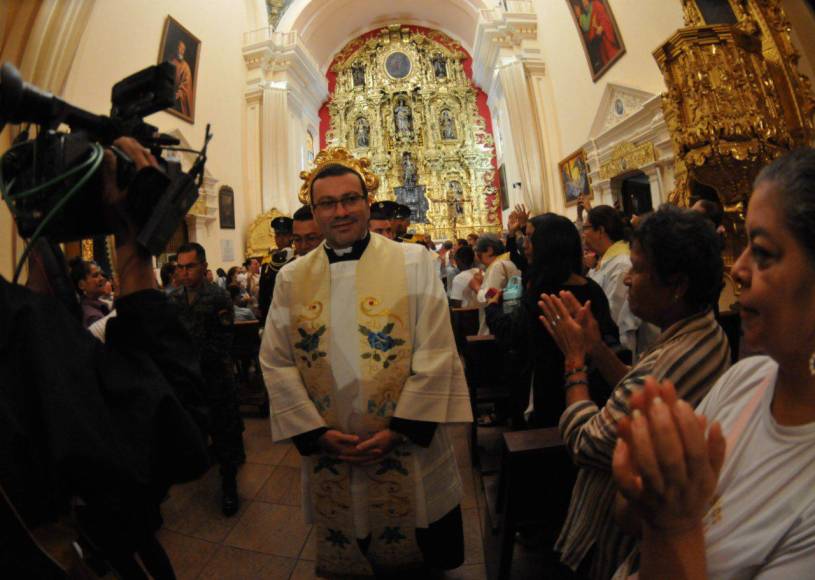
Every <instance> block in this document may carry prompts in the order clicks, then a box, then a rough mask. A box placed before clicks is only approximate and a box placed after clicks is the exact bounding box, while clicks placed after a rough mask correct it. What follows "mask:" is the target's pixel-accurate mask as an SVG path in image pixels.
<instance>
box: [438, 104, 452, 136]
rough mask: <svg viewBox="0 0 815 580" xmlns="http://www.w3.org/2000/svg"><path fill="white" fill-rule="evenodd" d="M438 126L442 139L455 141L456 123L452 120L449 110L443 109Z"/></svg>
mask: <svg viewBox="0 0 815 580" xmlns="http://www.w3.org/2000/svg"><path fill="white" fill-rule="evenodd" d="M439 126H440V127H441V138H442V139H455V138H456V122H455V121H454V120H453V114H452V113H450V110H449V109H444V110H443V111H442V112H441V116H440V117H439Z"/></svg>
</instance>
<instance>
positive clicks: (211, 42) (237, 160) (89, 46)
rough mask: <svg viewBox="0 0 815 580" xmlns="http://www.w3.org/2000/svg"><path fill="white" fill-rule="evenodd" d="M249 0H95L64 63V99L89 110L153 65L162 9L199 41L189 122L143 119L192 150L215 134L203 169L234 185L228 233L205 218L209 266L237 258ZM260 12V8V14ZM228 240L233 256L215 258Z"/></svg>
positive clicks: (252, 23)
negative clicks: (72, 56) (208, 132)
mask: <svg viewBox="0 0 815 580" xmlns="http://www.w3.org/2000/svg"><path fill="white" fill-rule="evenodd" d="M255 4H256V2H255V1H254V0H244V1H243V2H237V1H234V0H170V1H168V0H163V1H160V0H115V1H111V0H105V1H102V2H96V4H95V6H94V9H93V11H92V13H91V16H90V20H89V22H88V26H87V29H86V31H85V34H84V35H83V37H82V40H81V43H80V46H79V49H78V52H77V56H76V60H75V61H74V64H73V66H72V68H71V71H70V74H69V76H68V80H67V83H66V88H65V92H64V98H65V99H67V100H68V101H69V102H71V103H74V104H76V105H78V106H80V107H83V108H86V109H89V110H91V111H94V112H98V113H104V114H107V113H108V112H109V110H110V89H111V87H112V85H113V84H114V83H115V82H117V81H119V80H120V79H122V78H124V77H126V76H127V75H129V74H131V73H134V72H136V71H138V70H141V69H142V68H144V67H147V66H150V65H153V64H156V62H157V60H158V52H159V44H160V42H161V35H162V31H163V29H164V21H165V18H166V16H167V15H168V14H169V15H171V16H173V18H175V19H176V20H177V21H179V22H180V23H181V24H182V25H183V26H185V27H186V28H187V29H188V30H189V31H190V32H192V33H193V34H194V35H196V36H197V37H198V38H199V39H200V40H201V52H200V55H199V65H198V80H197V94H196V103H195V124H194V125H191V124H190V123H187V122H186V121H183V120H181V119H179V118H177V117H174V116H172V115H170V114H169V113H164V112H160V113H156V114H155V115H153V116H151V117H148V119H147V121H148V122H150V123H152V124H153V125H156V126H158V127H159V129H160V130H161V131H163V132H170V131H172V130H173V129H177V130H178V131H180V132H181V134H182V135H183V136H184V138H185V139H186V140H187V141H188V142H189V143H190V145H191V146H192V147H195V148H197V147H200V145H201V144H202V143H203V137H204V131H205V128H206V124H207V123H208V122H209V123H211V124H212V132H213V134H214V138H213V140H212V142H211V143H210V146H209V157H208V161H207V170H208V171H209V173H210V174H211V175H212V176H213V177H214V178H215V179H217V181H218V183H217V184H216V186H215V189H216V191H217V188H218V187H220V186H221V185H230V186H232V188H233V189H234V190H235V216H236V228H237V229H235V230H221V229H220V227H219V224H218V219H217V217H216V219H215V220H214V221H213V222H211V223H209V224H208V226H207V228H206V235H205V236H204V239H198V240H197V241H199V242H200V243H202V244H203V245H204V247H205V248H206V249H207V251H208V254H209V255H208V258H209V262H210V264H211V265H212V266H213V267H218V266H224V267H228V266H231V265H234V263H235V262H237V261H240V260H242V255H243V254H242V250H243V246H244V232H245V229H246V227H247V226H248V225H249V224H248V223H247V212H246V211H245V205H246V200H245V199H244V196H243V195H242V190H243V183H244V181H243V172H244V165H243V159H242V144H243V131H244V122H243V103H244V98H243V90H244V86H245V80H246V72H245V70H246V67H245V65H244V62H243V58H242V55H241V47H242V45H243V36H242V35H243V33H244V32H246V31H247V30H251V29H253V28H256V27H258V26H260V25H262V24H258V22H257V18H259V16H258V12H259V11H258V10H257V7H256V6H255ZM261 15H262V13H261ZM222 239H231V240H232V243H233V245H234V248H235V254H236V255H235V261H234V262H229V263H226V262H223V261H222V259H221V250H220V246H221V240H222Z"/></svg>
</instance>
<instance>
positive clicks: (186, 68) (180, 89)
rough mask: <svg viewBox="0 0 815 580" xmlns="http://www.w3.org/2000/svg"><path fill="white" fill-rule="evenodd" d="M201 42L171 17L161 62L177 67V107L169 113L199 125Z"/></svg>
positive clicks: (161, 46) (164, 35)
mask: <svg viewBox="0 0 815 580" xmlns="http://www.w3.org/2000/svg"><path fill="white" fill-rule="evenodd" d="M200 56H201V41H200V40H198V38H196V37H195V36H194V35H193V34H192V33H191V32H190V31H189V30H187V29H186V28H184V27H183V26H181V24H180V23H179V22H178V21H177V20H176V19H175V18H173V17H172V16H167V20H166V21H165V23H164V32H163V33H162V35H161V45H160V46H159V52H158V62H159V63H162V62H169V63H172V64H173V65H174V66H175V104H174V105H173V106H172V107H171V108H169V109H167V112H169V113H172V114H173V115H175V116H176V117H180V118H182V119H184V120H185V121H189V122H190V123H194V122H195V85H196V83H197V82H198V61H199V57H200Z"/></svg>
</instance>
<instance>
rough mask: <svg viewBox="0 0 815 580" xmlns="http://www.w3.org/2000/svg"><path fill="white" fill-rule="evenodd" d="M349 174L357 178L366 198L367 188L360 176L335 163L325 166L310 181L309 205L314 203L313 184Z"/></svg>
mask: <svg viewBox="0 0 815 580" xmlns="http://www.w3.org/2000/svg"><path fill="white" fill-rule="evenodd" d="M349 173H351V174H353V175H356V176H357V178H359V185H360V186H361V187H362V193H363V194H364V195H365V196H366V197H367V196H368V188H367V187H366V185H365V180H364V179H362V176H361V175H360V174H359V173H357V172H356V171H354V170H353V169H351V168H350V167H346V166H345V165H339V164H337V163H334V164H331V165H326V166H325V167H323V168H322V169H321V170H320V171H318V172H317V175H315V176H314V179H312V180H311V185H310V186H309V190H308V198H309V201H310V202H311V203H314V182H315V181H317V180H318V179H323V178H324V177H339V176H341V175H348V174H349Z"/></svg>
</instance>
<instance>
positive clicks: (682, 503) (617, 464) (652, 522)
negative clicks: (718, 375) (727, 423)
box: [612, 377, 725, 533]
mask: <svg viewBox="0 0 815 580" xmlns="http://www.w3.org/2000/svg"><path fill="white" fill-rule="evenodd" d="M630 403H631V408H632V410H633V411H632V414H631V417H630V418H629V417H624V418H623V419H621V420H620V421H619V422H618V424H617V434H618V439H617V446H616V448H615V450H614V457H613V461H612V470H613V473H614V479H615V481H616V482H617V486H618V488H619V491H620V493H621V494H622V496H623V497H624V498H625V499H626V500H627V501H628V503H629V506H630V509H632V510H633V511H634V513H635V514H636V515H638V516H639V518H640V519H641V521H642V523H643V524H644V526H646V527H650V528H651V529H654V530H658V531H660V532H668V533H674V532H680V533H681V532H686V531H689V530H693V529H698V528H699V526H701V523H702V518H703V517H704V515H705V513H706V511H707V510H708V508H709V506H710V501H711V498H712V497H713V493H714V492H715V490H716V485H717V482H718V479H719V472H720V471H721V468H722V464H723V463H724V456H725V440H724V437H723V436H722V430H721V427H720V426H719V424H718V423H713V424H712V425H711V427H710V430H709V431H708V434H707V437H705V427H706V425H707V421H706V419H705V417H703V416H701V415H696V414H694V412H693V409H692V408H691V406H690V405H689V404H688V403H687V402H685V401H682V400H678V399H677V396H676V391H675V389H674V386H673V385H672V384H671V382H670V381H664V382H662V383H661V384H659V383H658V382H657V381H656V379H654V378H653V377H649V378H648V379H647V380H646V382H645V386H644V387H643V390H642V391H641V392H638V393H634V394H633V395H632V396H631V399H630Z"/></svg>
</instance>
